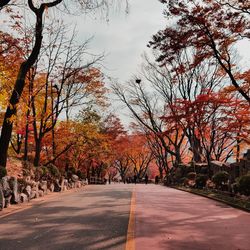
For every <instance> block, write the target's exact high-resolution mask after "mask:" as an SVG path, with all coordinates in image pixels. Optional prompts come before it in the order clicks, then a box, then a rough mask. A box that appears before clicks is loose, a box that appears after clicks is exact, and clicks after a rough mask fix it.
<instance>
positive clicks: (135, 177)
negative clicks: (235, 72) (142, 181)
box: [134, 174, 137, 184]
mask: <svg viewBox="0 0 250 250" xmlns="http://www.w3.org/2000/svg"><path fill="white" fill-rule="evenodd" d="M136 181H137V176H136V174H135V175H134V183H135V184H136Z"/></svg>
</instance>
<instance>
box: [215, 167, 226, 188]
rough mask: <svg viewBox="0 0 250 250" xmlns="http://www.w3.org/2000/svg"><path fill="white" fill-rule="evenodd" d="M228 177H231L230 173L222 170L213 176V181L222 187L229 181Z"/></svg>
mask: <svg viewBox="0 0 250 250" xmlns="http://www.w3.org/2000/svg"><path fill="white" fill-rule="evenodd" d="M228 179H229V174H228V172H226V171H220V172H218V173H216V174H215V175H214V176H213V177H212V181H213V182H214V184H215V185H216V187H220V188H221V187H222V185H223V184H225V183H226V182H227V181H228Z"/></svg>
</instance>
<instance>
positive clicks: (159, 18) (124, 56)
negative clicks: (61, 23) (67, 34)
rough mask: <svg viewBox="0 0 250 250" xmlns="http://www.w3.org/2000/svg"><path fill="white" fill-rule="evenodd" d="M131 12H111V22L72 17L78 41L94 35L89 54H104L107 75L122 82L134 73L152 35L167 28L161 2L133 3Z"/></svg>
mask: <svg viewBox="0 0 250 250" xmlns="http://www.w3.org/2000/svg"><path fill="white" fill-rule="evenodd" d="M129 3H130V7H129V13H128V14H125V10H124V8H123V7H121V9H120V10H114V11H111V13H110V16H109V21H108V22H106V21H105V20H103V19H100V18H98V17H95V16H92V15H89V16H86V17H83V16H79V17H76V18H72V22H76V23H77V30H78V37H79V40H80V41H81V40H82V41H84V40H85V39H87V38H89V37H91V36H93V40H92V42H91V44H90V46H89V47H90V51H91V52H94V53H97V54H98V53H102V52H105V54H106V57H105V60H104V66H105V67H106V69H104V70H105V73H106V74H108V75H109V76H111V77H114V78H118V79H119V81H121V82H123V81H127V80H129V78H130V77H131V75H133V74H135V73H136V71H137V69H138V67H139V65H140V63H141V61H142V59H141V55H142V54H143V52H144V51H148V50H149V49H148V48H147V47H146V45H147V43H148V42H149V41H150V39H151V37H152V35H154V34H155V33H156V32H157V31H158V30H159V29H160V28H163V27H164V17H163V15H162V12H163V5H162V4H161V3H160V2H159V1H158V0H130V1H129Z"/></svg>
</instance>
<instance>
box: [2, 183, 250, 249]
mask: <svg viewBox="0 0 250 250" xmlns="http://www.w3.org/2000/svg"><path fill="white" fill-rule="evenodd" d="M132 193H133V195H132ZM131 197H133V198H132V202H131ZM130 203H131V204H130ZM32 204H35V205H33V206H32V207H29V208H27V209H26V210H24V211H19V212H17V213H15V214H11V215H8V216H6V217H4V218H1V213H0V250H8V249H15V250H22V249H24V250H26V249H27V250H30V249H32V250H33V249H34V250H37V249H38V250H40V249H42V250H43V249H46V250H50V249H51V250H57V249H65V250H70V249H84V250H85V249H86V250H88V249H101V250H102V249H103V250H105V249H112V250H113V249H114V250H116V249H117V250H122V249H125V248H126V246H127V248H126V250H134V246H135V249H136V250H147V249H150V250H158V249H164V250H184V249H185V250H196V249H198V250H207V249H212V250H250V214H249V213H246V212H243V211H240V210H237V209H234V208H231V207H228V206H226V205H223V204H220V203H218V202H215V201H212V200H209V199H206V198H203V197H200V196H196V195H193V194H189V193H185V192H181V191H178V190H174V189H169V188H166V187H162V186H157V185H132V184H130V185H123V184H120V185H119V184H117V185H116V184H114V185H106V186H103V185H102V186H88V187H85V188H84V189H83V190H80V191H79V190H78V191H77V192H71V193H62V194H56V195H54V196H52V197H51V196H48V198H46V200H45V202H42V203H41V202H40V201H37V202H35V200H34V202H32ZM13 207H14V206H13ZM131 211H132V212H131ZM131 218H132V219H131ZM128 225H129V226H128ZM127 230H128V232H129V234H128V235H129V239H131V241H129V242H130V243H132V244H127V245H126V239H127ZM133 236H135V237H133ZM128 246H130V247H131V248H128Z"/></svg>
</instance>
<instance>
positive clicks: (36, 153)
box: [34, 138, 42, 167]
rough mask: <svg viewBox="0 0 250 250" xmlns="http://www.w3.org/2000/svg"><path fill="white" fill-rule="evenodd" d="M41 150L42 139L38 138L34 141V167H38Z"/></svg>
mask: <svg viewBox="0 0 250 250" xmlns="http://www.w3.org/2000/svg"><path fill="white" fill-rule="evenodd" d="M41 150H42V138H39V139H37V140H36V152H35V158H34V166H35V167H38V166H39V164H40V156H41Z"/></svg>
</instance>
